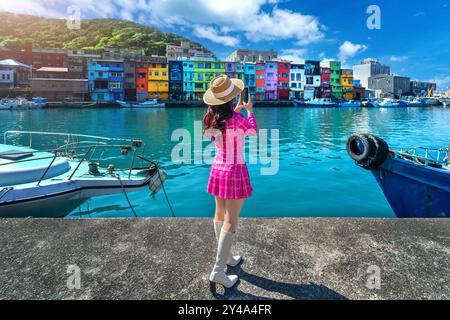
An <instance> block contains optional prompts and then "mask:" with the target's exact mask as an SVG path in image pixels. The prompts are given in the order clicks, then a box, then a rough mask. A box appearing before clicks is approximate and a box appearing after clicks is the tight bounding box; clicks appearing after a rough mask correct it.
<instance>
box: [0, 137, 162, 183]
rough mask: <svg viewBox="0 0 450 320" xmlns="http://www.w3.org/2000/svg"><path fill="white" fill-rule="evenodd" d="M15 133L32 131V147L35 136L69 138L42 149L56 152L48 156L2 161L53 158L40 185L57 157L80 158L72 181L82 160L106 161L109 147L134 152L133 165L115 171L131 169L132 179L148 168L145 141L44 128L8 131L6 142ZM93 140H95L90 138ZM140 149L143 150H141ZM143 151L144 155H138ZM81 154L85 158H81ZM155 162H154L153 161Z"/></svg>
mask: <svg viewBox="0 0 450 320" xmlns="http://www.w3.org/2000/svg"><path fill="white" fill-rule="evenodd" d="M13 134H29V135H30V138H29V139H30V141H29V142H30V148H31V147H32V136H33V135H55V136H65V137H67V140H66V141H65V142H64V143H63V144H62V145H60V146H57V147H56V148H52V149H45V150H38V151H39V152H44V153H51V154H52V155H45V156H42V157H33V158H30V159H20V160H12V161H10V162H5V163H1V164H0V166H3V165H8V164H12V163H19V162H31V161H37V160H43V159H51V160H50V163H49V165H48V166H47V167H46V169H45V170H44V173H43V175H42V176H41V178H40V179H39V181H38V183H37V185H39V184H40V183H41V181H42V180H44V178H45V176H46V175H47V172H48V171H49V170H50V168H51V166H52V165H53V163H54V162H55V160H56V159H57V157H65V158H69V159H74V160H77V161H78V163H77V165H76V167H75V169H74V170H73V171H72V172H71V174H70V177H69V180H71V179H72V178H73V177H74V175H75V173H76V172H77V171H78V169H79V168H80V166H81V163H83V162H96V163H99V162H100V161H102V159H103V156H104V154H105V152H107V151H108V150H109V149H119V150H120V153H121V155H127V154H128V153H130V152H132V158H131V164H130V165H129V166H127V167H126V168H114V171H128V178H130V177H131V174H132V171H133V170H140V169H148V168H147V167H145V166H144V161H145V162H150V161H148V160H147V159H146V158H145V157H144V154H145V144H144V143H143V142H142V141H141V140H132V139H123V138H107V137H100V136H90V135H83V134H67V133H50V132H40V131H16V130H14V131H7V132H5V134H4V143H5V144H6V143H7V142H8V138H9V137H10V136H11V135H13ZM79 138H83V139H84V138H85V139H87V140H81V141H80V140H78V139H79ZM89 139H93V140H94V141H92V140H89ZM113 142H116V143H118V142H123V143H122V144H115V143H113ZM139 148H142V151H140V150H138V149H139ZM97 151H99V152H100V155H99V156H98V157H95V155H96V152H97ZM138 151H139V152H138ZM23 153H24V151H17V152H13V151H12V152H8V153H2V155H17V154H23ZM138 153H140V154H138ZM80 157H81V158H80ZM136 158H138V159H140V166H139V167H135V161H136ZM152 163H153V162H152Z"/></svg>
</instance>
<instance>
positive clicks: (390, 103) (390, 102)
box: [374, 99, 408, 108]
mask: <svg viewBox="0 0 450 320" xmlns="http://www.w3.org/2000/svg"><path fill="white" fill-rule="evenodd" d="M374 104H375V106H376V107H378V108H404V107H407V106H408V104H407V103H406V102H404V101H401V100H394V99H383V100H381V101H376V102H375V103H374Z"/></svg>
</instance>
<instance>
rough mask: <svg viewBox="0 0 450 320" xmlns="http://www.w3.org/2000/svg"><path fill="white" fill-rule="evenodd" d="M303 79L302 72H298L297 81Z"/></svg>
mask: <svg viewBox="0 0 450 320" xmlns="http://www.w3.org/2000/svg"><path fill="white" fill-rule="evenodd" d="M301 80H302V75H301V73H297V81H301Z"/></svg>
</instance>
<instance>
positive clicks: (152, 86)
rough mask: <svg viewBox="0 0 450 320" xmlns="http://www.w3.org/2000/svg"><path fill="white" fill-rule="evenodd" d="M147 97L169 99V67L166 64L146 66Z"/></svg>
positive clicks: (153, 63)
mask: <svg viewBox="0 0 450 320" xmlns="http://www.w3.org/2000/svg"><path fill="white" fill-rule="evenodd" d="M148 97H149V98H150V99H153V98H158V99H161V100H168V99H169V66H168V64H167V63H159V62H158V63H155V62H150V63H149V64H148Z"/></svg>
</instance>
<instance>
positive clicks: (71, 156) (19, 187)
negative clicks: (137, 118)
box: [0, 131, 166, 217]
mask: <svg viewBox="0 0 450 320" xmlns="http://www.w3.org/2000/svg"><path fill="white" fill-rule="evenodd" d="M24 138H26V139H27V141H29V146H27V147H23V146H20V145H18V142H19V141H24ZM28 139H29V140H28ZM36 140H38V141H39V144H40V145H46V143H48V141H50V140H51V141H55V140H56V142H57V144H58V145H59V146H58V147H56V148H52V149H44V150H42V149H38V148H34V147H32V142H33V141H36ZM47 140H48V141H47ZM11 142H14V143H11ZM60 142H62V143H61V144H59V143H60ZM144 148H145V146H144V144H143V142H142V141H140V140H129V139H119V138H105V137H97V136H88V135H77V134H66V133H49V132H29V131H7V132H5V134H4V143H3V144H0V217H25V216H34V217H36V216H39V217H49V216H65V215H67V214H69V213H70V212H71V211H72V210H74V209H75V208H77V207H78V206H79V205H80V204H82V203H83V202H84V201H86V200H88V199H90V198H92V197H96V196H101V195H109V194H115V193H122V192H123V193H124V194H125V196H126V192H128V191H134V190H139V189H142V188H150V189H151V191H152V192H153V193H155V192H157V191H158V190H159V189H160V188H161V186H162V183H163V181H164V180H165V177H166V174H165V172H164V171H162V170H160V169H159V168H158V167H157V165H156V163H154V162H152V161H150V160H147V158H145V156H144V150H145V149H144ZM141 150H142V151H141ZM116 153H118V154H116ZM127 155H131V160H130V164H129V165H127V166H126V167H125V168H119V167H118V166H116V164H115V162H118V164H119V165H120V164H123V163H124V161H125V160H126V159H124V158H125V157H126V156H127ZM137 163H140V165H137ZM126 198H127V200H128V197H127V196H126ZM130 207H131V204H130ZM132 210H133V209H132ZM133 212H134V210H133Z"/></svg>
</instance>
